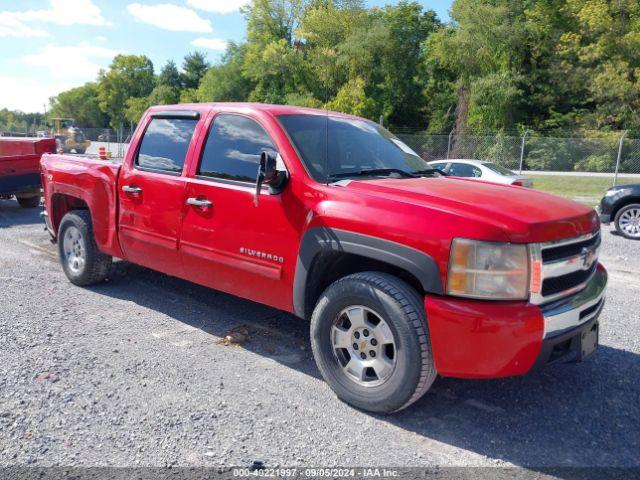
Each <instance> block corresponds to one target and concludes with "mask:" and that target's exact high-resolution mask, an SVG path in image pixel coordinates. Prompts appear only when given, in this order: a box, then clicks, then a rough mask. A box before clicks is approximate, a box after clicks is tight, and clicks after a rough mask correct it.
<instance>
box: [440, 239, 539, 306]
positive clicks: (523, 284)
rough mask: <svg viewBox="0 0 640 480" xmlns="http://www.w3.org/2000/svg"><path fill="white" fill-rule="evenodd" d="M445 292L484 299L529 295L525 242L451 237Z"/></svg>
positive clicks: (514, 298)
mask: <svg viewBox="0 0 640 480" xmlns="http://www.w3.org/2000/svg"><path fill="white" fill-rule="evenodd" d="M447 293H448V294H449V295H455V296H458V297H469V298H480V299H487V300H526V299H527V298H529V253H528V250H527V246H526V245H518V244H512V243H490V242H479V241H476V240H468V239H465V238H456V239H454V240H453V243H452V245H451V257H450V259H449V273H448V275H447Z"/></svg>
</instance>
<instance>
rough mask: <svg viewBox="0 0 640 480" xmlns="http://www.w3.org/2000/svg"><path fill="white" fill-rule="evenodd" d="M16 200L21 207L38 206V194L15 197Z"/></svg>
mask: <svg viewBox="0 0 640 480" xmlns="http://www.w3.org/2000/svg"><path fill="white" fill-rule="evenodd" d="M16 200H18V204H19V205H20V206H21V207H22V208H36V207H38V206H40V195H36V196H35V197H16Z"/></svg>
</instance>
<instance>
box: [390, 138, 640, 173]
mask: <svg viewBox="0 0 640 480" xmlns="http://www.w3.org/2000/svg"><path fill="white" fill-rule="evenodd" d="M396 135H397V136H398V137H399V138H400V139H402V141H404V142H405V143H406V144H407V145H409V146H410V147H411V148H413V149H414V150H415V151H416V152H418V153H419V154H420V156H422V158H424V159H425V160H427V161H431V160H443V159H456V158H457V159H477V160H486V161H492V162H495V163H498V164H500V165H502V166H504V167H506V168H509V169H510V170H514V171H516V172H520V173H558V174H568V173H569V172H571V174H572V175H575V174H577V173H584V174H586V175H597V176H610V177H611V181H612V184H614V185H615V184H616V183H617V182H618V180H619V179H620V178H624V177H634V176H636V175H637V176H638V182H639V183H640V138H633V137H631V136H629V135H627V133H626V132H622V133H611V134H606V135H605V134H602V136H597V137H595V136H594V137H548V136H540V135H536V134H532V133H529V132H527V133H525V134H523V135H521V136H516V135H505V134H501V133H497V134H493V135H457V134H455V133H453V132H452V133H451V134H449V135H426V134H420V133H406V132H402V131H398V132H396Z"/></svg>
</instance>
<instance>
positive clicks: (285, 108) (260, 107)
mask: <svg viewBox="0 0 640 480" xmlns="http://www.w3.org/2000/svg"><path fill="white" fill-rule="evenodd" d="M202 107H209V108H221V109H224V108H225V107H226V108H229V109H245V110H248V111H262V112H267V113H270V114H271V115H274V116H276V115H327V114H329V115H331V116H334V117H343V118H352V119H362V118H361V117H357V116H355V115H349V114H346V113H341V112H333V111H329V110H323V109H320V108H309V107H298V106H295V105H273V104H268V103H252V102H209V103H181V104H178V105H157V106H153V107H151V108H149V111H150V112H158V111H166V110H194V109H201V108H202Z"/></svg>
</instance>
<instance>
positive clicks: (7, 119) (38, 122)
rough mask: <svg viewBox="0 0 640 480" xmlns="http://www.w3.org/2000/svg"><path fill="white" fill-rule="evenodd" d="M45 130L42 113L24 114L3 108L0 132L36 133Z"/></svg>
mask: <svg viewBox="0 0 640 480" xmlns="http://www.w3.org/2000/svg"><path fill="white" fill-rule="evenodd" d="M44 128H45V118H44V114H42V113H24V112H20V111H13V110H8V109H6V108H3V109H1V110H0V130H5V131H9V132H25V131H27V130H29V131H31V132H35V131H37V130H42V129H44Z"/></svg>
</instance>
